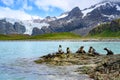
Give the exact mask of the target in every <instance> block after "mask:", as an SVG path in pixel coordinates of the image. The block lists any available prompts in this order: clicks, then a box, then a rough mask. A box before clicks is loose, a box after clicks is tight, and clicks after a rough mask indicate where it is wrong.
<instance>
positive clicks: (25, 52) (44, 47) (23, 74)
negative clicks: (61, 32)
mask: <svg viewBox="0 0 120 80" xmlns="http://www.w3.org/2000/svg"><path fill="white" fill-rule="evenodd" d="M59 44H61V45H62V47H63V50H64V51H65V50H66V48H67V47H70V49H71V51H72V52H75V51H77V50H78V48H79V47H80V46H84V49H85V50H86V51H88V49H89V47H90V46H93V47H94V48H95V49H96V51H97V52H99V53H102V54H106V51H104V50H103V48H104V47H107V48H109V49H111V50H112V51H113V52H114V53H116V54H120V42H62V41H13V42H10V41H5V42H4V41H3V42H2V41H1V42H0V80H65V79H66V80H77V79H78V78H79V79H80V78H81V77H82V78H83V76H82V75H81V76H79V75H76V74H74V75H72V77H71V74H69V75H65V74H66V72H67V71H66V72H65V71H64V70H63V71H64V72H61V73H63V74H60V73H59V72H60V71H61V70H60V69H57V68H52V67H48V66H45V65H38V64H35V63H34V62H33V60H34V59H37V58H38V57H40V56H42V55H45V54H48V53H52V52H56V51H57V49H58V45H59ZM63 75H64V76H63ZM61 76H62V78H61ZM59 78H61V79H59ZM68 78H70V79H68ZM72 78H73V79H72Z"/></svg>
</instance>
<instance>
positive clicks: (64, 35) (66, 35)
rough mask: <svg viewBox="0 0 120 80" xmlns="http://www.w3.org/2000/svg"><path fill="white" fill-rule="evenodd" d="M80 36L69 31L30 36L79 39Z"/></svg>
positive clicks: (33, 37)
mask: <svg viewBox="0 0 120 80" xmlns="http://www.w3.org/2000/svg"><path fill="white" fill-rule="evenodd" d="M79 38H81V37H80V35H76V34H73V33H69V32H63V33H49V34H43V35H37V36H32V37H31V39H50V40H53V39H55V40H56V39H58V40H59V39H79Z"/></svg>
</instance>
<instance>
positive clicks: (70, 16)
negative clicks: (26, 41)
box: [32, 1, 120, 35]
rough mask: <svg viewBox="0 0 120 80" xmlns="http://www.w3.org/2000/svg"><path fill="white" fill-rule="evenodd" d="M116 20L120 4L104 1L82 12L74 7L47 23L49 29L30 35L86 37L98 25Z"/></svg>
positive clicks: (119, 14)
mask: <svg viewBox="0 0 120 80" xmlns="http://www.w3.org/2000/svg"><path fill="white" fill-rule="evenodd" d="M117 18H120V2H111V1H105V2H101V3H98V4H96V5H93V6H91V7H90V8H86V9H84V10H80V9H79V8H78V7H75V8H74V9H72V10H71V11H70V12H67V14H66V15H65V16H64V17H62V18H60V19H57V20H54V21H51V22H49V25H50V26H49V27H47V28H46V27H44V28H41V29H37V28H35V29H33V33H32V35H38V34H44V33H51V32H74V33H77V34H80V35H86V34H87V33H88V32H89V31H90V30H91V29H92V28H94V27H95V26H97V25H98V24H101V23H105V22H110V21H112V20H114V19H117Z"/></svg>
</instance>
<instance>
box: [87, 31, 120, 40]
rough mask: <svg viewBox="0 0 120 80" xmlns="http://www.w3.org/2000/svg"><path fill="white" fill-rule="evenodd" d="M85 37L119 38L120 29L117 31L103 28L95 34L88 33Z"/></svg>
mask: <svg viewBox="0 0 120 80" xmlns="http://www.w3.org/2000/svg"><path fill="white" fill-rule="evenodd" d="M86 37H87V38H103V39H106V38H112V39H116V38H120V31H118V32H111V31H109V30H105V31H103V32H102V33H97V34H88V35H87V36H86Z"/></svg>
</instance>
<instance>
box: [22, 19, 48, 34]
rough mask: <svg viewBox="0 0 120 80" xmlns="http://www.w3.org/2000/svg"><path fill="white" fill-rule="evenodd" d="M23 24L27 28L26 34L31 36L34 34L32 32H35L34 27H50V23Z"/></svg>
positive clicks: (24, 22)
mask: <svg viewBox="0 0 120 80" xmlns="http://www.w3.org/2000/svg"><path fill="white" fill-rule="evenodd" d="M21 24H22V25H24V26H25V28H26V32H25V33H24V34H29V35H31V34H32V30H33V28H34V27H37V28H39V29H41V28H42V27H43V26H46V27H48V26H49V24H48V23H45V22H43V23H34V22H33V21H32V20H27V21H22V23H21Z"/></svg>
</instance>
